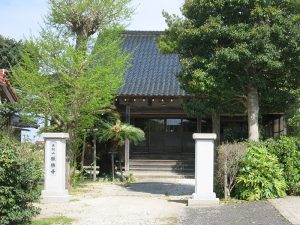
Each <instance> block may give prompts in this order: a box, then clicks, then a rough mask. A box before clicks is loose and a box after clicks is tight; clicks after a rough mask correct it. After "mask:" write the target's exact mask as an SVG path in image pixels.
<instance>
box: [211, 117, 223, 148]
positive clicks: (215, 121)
mask: <svg viewBox="0 0 300 225" xmlns="http://www.w3.org/2000/svg"><path fill="white" fill-rule="evenodd" d="M211 118H212V130H213V133H215V134H217V139H216V142H215V143H216V145H215V146H216V147H218V146H219V145H220V129H221V128H220V114H219V113H216V112H213V113H212V115H211Z"/></svg>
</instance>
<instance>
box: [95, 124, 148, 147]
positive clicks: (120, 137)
mask: <svg viewBox="0 0 300 225" xmlns="http://www.w3.org/2000/svg"><path fill="white" fill-rule="evenodd" d="M99 137H100V140H101V141H104V142H105V141H114V142H116V143H117V145H119V146H121V145H123V144H124V143H125V140H126V138H127V139H128V140H129V141H132V142H134V143H138V142H140V141H143V140H145V133H144V131H143V130H141V129H140V128H137V127H134V126H132V125H130V124H126V123H122V122H121V121H120V120H117V121H116V123H115V124H111V123H109V122H103V123H102V127H101V129H100V131H99Z"/></svg>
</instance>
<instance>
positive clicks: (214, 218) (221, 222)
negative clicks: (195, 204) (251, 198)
mask: <svg viewBox="0 0 300 225" xmlns="http://www.w3.org/2000/svg"><path fill="white" fill-rule="evenodd" d="M179 224H181V225H291V224H290V223H289V222H288V221H287V220H286V219H285V218H284V217H282V216H281V215H280V214H279V213H278V211H277V210H276V209H275V208H274V207H273V206H272V205H271V204H270V203H269V202H265V201H260V202H251V203H243V204H237V205H225V206H219V207H215V208H187V209H186V212H185V215H184V216H183V217H182V218H181V221H180V223H179Z"/></svg>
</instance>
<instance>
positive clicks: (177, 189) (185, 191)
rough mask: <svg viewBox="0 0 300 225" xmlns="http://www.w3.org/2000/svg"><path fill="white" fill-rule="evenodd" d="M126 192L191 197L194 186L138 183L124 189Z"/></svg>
mask: <svg viewBox="0 0 300 225" xmlns="http://www.w3.org/2000/svg"><path fill="white" fill-rule="evenodd" d="M126 188H127V190H129V191H132V192H143V193H148V194H157V195H166V196H168V195H175V196H182V195H191V194H192V193H193V192H194V185H192V184H183V183H171V182H156V181H155V182H154V181H149V182H139V183H136V184H131V185H130V186H128V187H126Z"/></svg>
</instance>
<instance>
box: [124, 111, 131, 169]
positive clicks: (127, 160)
mask: <svg viewBox="0 0 300 225" xmlns="http://www.w3.org/2000/svg"><path fill="white" fill-rule="evenodd" d="M125 117H126V123H129V124H130V106H129V105H126V115H125ZM129 152H130V143H129V140H128V139H127V138H126V140H125V157H124V158H125V171H126V172H127V171H129Z"/></svg>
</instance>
